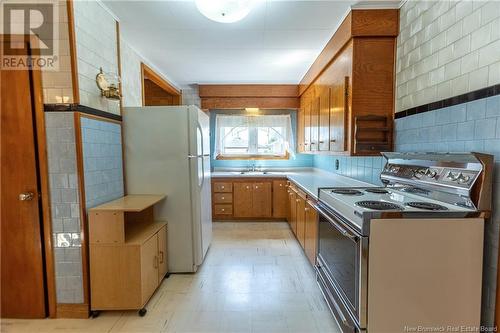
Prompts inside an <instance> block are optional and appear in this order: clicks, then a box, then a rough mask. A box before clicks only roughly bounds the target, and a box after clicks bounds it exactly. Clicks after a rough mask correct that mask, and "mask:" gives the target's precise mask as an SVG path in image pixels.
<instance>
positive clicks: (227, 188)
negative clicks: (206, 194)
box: [214, 182, 233, 193]
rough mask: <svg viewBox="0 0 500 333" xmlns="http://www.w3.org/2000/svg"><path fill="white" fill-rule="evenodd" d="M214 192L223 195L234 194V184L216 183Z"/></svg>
mask: <svg viewBox="0 0 500 333" xmlns="http://www.w3.org/2000/svg"><path fill="white" fill-rule="evenodd" d="M214 192H223V193H227V192H233V184H231V183H221V182H215V183H214Z"/></svg>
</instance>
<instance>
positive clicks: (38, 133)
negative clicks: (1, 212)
mask: <svg viewBox="0 0 500 333" xmlns="http://www.w3.org/2000/svg"><path fill="white" fill-rule="evenodd" d="M13 37H14V38H16V39H19V40H21V39H24V41H25V42H26V43H27V44H28V45H29V48H30V49H31V50H32V54H33V55H37V54H39V53H38V52H37V51H36V46H37V45H38V40H37V38H36V37H34V36H30V35H5V34H0V43H3V42H8V41H10V40H11V39H12V38H13ZM0 70H1V69H0ZM30 73H31V79H32V84H33V87H32V94H33V95H32V101H33V120H34V121H35V125H36V128H35V129H34V133H33V134H34V136H35V139H36V147H35V150H36V152H37V156H38V160H37V161H36V162H37V169H38V177H39V182H40V189H39V191H40V192H39V193H40V195H41V201H40V207H41V215H40V218H41V221H40V222H41V226H42V228H41V229H42V230H41V231H42V239H41V241H42V242H43V248H44V252H45V253H44V256H43V257H44V263H43V266H44V275H45V276H44V278H45V303H46V309H47V310H48V316H49V317H50V318H55V317H56V306H57V300H56V284H55V270H54V249H53V240H52V223H51V211H50V192H49V177H48V175H49V172H48V162H47V139H46V134H45V114H44V105H43V85H42V73H41V71H40V70H30Z"/></svg>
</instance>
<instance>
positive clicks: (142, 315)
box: [139, 308, 148, 317]
mask: <svg viewBox="0 0 500 333" xmlns="http://www.w3.org/2000/svg"><path fill="white" fill-rule="evenodd" d="M146 312H148V310H147V309H145V308H142V309H140V310H139V316H141V317H144V316H145V315H146Z"/></svg>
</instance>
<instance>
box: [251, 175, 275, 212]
mask: <svg viewBox="0 0 500 333" xmlns="http://www.w3.org/2000/svg"><path fill="white" fill-rule="evenodd" d="M252 205H253V215H252V216H254V217H269V216H272V207H273V206H272V190H271V182H262V183H254V184H253V191H252Z"/></svg>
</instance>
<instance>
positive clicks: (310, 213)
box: [304, 200, 319, 265]
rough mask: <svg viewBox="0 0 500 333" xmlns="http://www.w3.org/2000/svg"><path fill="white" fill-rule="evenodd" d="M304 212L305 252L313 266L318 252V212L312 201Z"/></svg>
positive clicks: (308, 202)
mask: <svg viewBox="0 0 500 333" xmlns="http://www.w3.org/2000/svg"><path fill="white" fill-rule="evenodd" d="M304 211H305V226H304V251H305V253H306V256H307V258H308V259H309V261H310V262H311V264H312V265H314V264H316V255H317V252H318V231H319V230H318V211H317V210H316V209H315V208H314V203H313V202H312V201H310V200H308V201H306V205H305V208H304Z"/></svg>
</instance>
